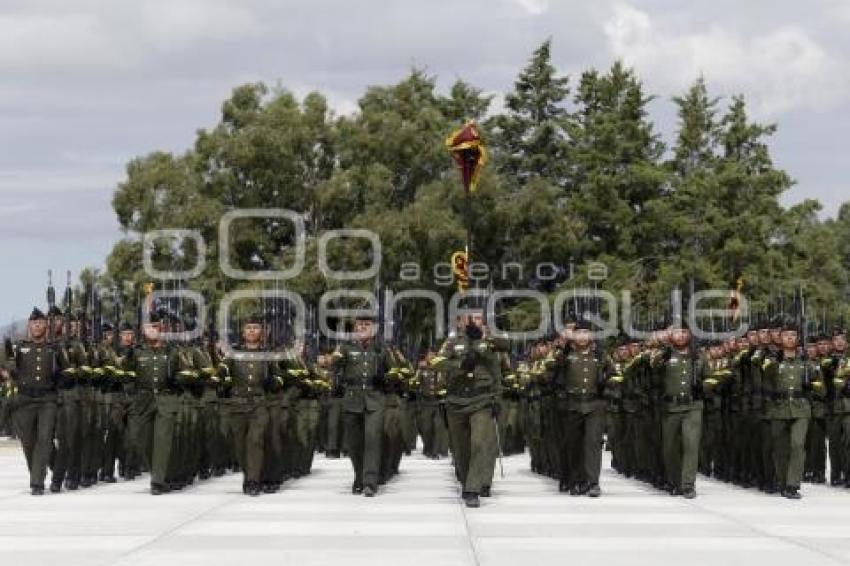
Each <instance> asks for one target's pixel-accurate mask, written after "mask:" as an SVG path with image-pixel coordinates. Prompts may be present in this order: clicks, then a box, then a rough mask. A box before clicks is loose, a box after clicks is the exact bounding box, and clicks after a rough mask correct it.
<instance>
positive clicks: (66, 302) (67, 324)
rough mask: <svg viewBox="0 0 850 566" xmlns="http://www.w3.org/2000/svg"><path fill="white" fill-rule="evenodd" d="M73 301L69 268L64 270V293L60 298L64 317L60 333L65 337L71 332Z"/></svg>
mask: <svg viewBox="0 0 850 566" xmlns="http://www.w3.org/2000/svg"><path fill="white" fill-rule="evenodd" d="M73 301H74V291H73V290H72V289H71V270H70V269H69V270H68V271H66V272H65V295H64V296H63V298H62V304H63V307H64V308H65V319H64V324H63V327H62V335H63V336H65V338H67V337H68V335H69V334H71V308H72V306H73Z"/></svg>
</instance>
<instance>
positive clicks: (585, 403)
mask: <svg viewBox="0 0 850 566" xmlns="http://www.w3.org/2000/svg"><path fill="white" fill-rule="evenodd" d="M600 356H601V353H597V352H595V351H594V350H593V348H592V342H591V331H590V326H589V324H587V323H586V322H584V321H582V322H580V323H578V324H577V325H576V328H575V329H574V330H573V334H572V340H571V343H570V344H569V345H568V346H566V347H564V348H558V349H556V350H554V351H553V352H552V354H551V358H550V360H551V363H552V367H553V369H554V376H553V382H554V384H555V390H556V395H557V397H558V408H557V410H558V420H559V425H560V428H559V432H560V437H561V438H562V442H563V444H562V450H561V458H562V461H561V474H560V478H559V480H560V481H559V485H558V489H559V491H561V492H567V491H568V492H569V493H570V494H571V495H585V494H586V495H588V496H589V497H599V495H601V493H602V492H601V490H600V488H599V473H600V471H601V467H602V438H603V434H604V431H605V407H606V402H605V400H604V398H603V397H602V388H603V387H604V384H605V381H606V380H607V375H606V372H607V371H608V368H607V367H606V362H605V360H603V359H601V357H600Z"/></svg>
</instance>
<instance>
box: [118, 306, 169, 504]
mask: <svg viewBox="0 0 850 566" xmlns="http://www.w3.org/2000/svg"><path fill="white" fill-rule="evenodd" d="M142 331H143V334H144V339H145V343H144V345H142V346H141V347H139V348H138V349H136V350H133V351H132V358H131V359H130V360H129V361H128V367H129V368H130V370H129V371H131V372H132V374H131V375H132V376H133V377H134V383H135V394H134V396H133V401H132V405H131V406H130V412H129V415H128V418H127V426H128V432H129V434H130V436H131V437H132V443H133V452H134V454H133V462H142V463H143V464H144V466H145V467H146V468H147V469H149V470H150V471H151V494H153V495H161V494H163V493H167V492H168V491H170V488H169V486H168V485H167V483H166V476H167V473H168V471H169V468H168V466H169V464H170V459H171V452H172V442H173V436H174V421H175V418H176V413H177V411H178V409H179V399H178V398H177V385H176V383H175V381H174V374H175V373H176V371H177V364H176V358H175V357H174V355H173V352H171V351H169V349H168V348H167V346H166V344H165V342H164V341H163V339H162V321H161V319H160V317H159V315H158V314H156V313H154V314H151V315H150V320H149V321H148V322H147V323H146V324H144V326H143V327H142ZM136 472H137V470H135V469H134V470H132V472H130V476H131V477H134V476H135V474H136Z"/></svg>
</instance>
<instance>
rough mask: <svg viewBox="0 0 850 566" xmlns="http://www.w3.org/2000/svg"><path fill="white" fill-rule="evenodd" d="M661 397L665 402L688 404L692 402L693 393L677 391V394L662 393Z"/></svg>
mask: <svg viewBox="0 0 850 566" xmlns="http://www.w3.org/2000/svg"><path fill="white" fill-rule="evenodd" d="M662 399H663V400H664V401H665V402H667V403H676V404H677V405H688V404H690V403H693V401H694V397H693V395H689V394H688V393H679V394H678V395H664V397H662Z"/></svg>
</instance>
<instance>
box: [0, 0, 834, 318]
mask: <svg viewBox="0 0 850 566" xmlns="http://www.w3.org/2000/svg"><path fill="white" fill-rule="evenodd" d="M848 26H850V0H809V1H808V2H799V1H786V0H747V1H746V2H741V1H740V0H691V1H689V2H682V1H680V0H646V1H642V0H629V1H620V0H618V1H608V0H599V1H595V2H587V1H573V0H562V1H558V0H470V1H465V0H427V1H425V0H415V1H408V0H393V1H389V0H369V1H361V2H356V1H353V0H302V1H298V2H296V1H286V0H281V1H275V0H232V1H231V0H179V1H178V0H146V1H141V0H135V1H125V0H75V1H74V2H68V1H67V0H0V258H2V261H3V265H4V266H5V269H4V271H5V277H4V278H3V280H2V284H0V285H2V287H0V289H2V293H0V324H3V323H5V322H7V321H9V320H12V319H15V318H20V317H22V316H25V315H26V314H28V313H29V311H30V310H31V308H32V306H33V305H36V304H39V305H43V304H44V301H45V299H44V289H45V286H46V279H47V270H48V268H50V269H53V271H54V274H55V275H54V278H55V280H56V283H57V286H58V287H59V288H60V292H61V288H62V287H64V283H65V281H64V280H65V272H66V270H71V271H72V272H73V273H74V276H75V277H76V274H77V273H78V272H79V271H80V269H81V268H82V267H83V266H93V267H101V268H102V266H103V260H104V258H105V257H106V255H107V254H108V253H109V250H110V249H111V248H112V245H113V244H114V242H115V241H117V240H118V239H120V238H121V237H122V234H121V232H120V230H119V227H118V224H117V221H116V219H115V216H114V214H113V212H112V209H111V204H110V203H111V197H112V192H113V191H114V189H115V187H116V185H117V184H118V183H119V182H121V181H122V179H123V178H124V166H125V164H126V163H127V162H128V161H129V160H130V159H132V158H133V157H136V156H140V155H144V154H146V153H148V152H151V151H156V150H165V151H174V152H181V151H184V150H186V149H187V148H189V147H190V146H191V144H192V142H193V140H194V136H195V133H196V131H197V130H198V129H199V128H204V127H211V126H213V125H214V124H215V123H216V121H217V119H218V116H219V110H220V106H221V102H222V101H223V100H224V99H225V98H226V97H227V96H228V95H229V93H230V91H231V90H232V88H233V87H234V86H236V85H238V84H242V83H245V82H252V81H263V82H266V83H267V84H270V85H280V86H282V87H284V88H287V89H289V90H291V91H293V92H294V93H296V94H297V95H299V96H303V95H304V94H306V93H307V92H310V91H312V90H318V91H320V92H322V93H324V94H325V95H326V96H327V97H328V99H329V101H330V103H331V104H332V106H333V108H334V109H335V111H336V112H337V113H340V114H342V113H350V112H352V111H354V110H355V109H356V107H357V99H358V97H359V96H360V95H361V94H362V93H363V91H364V89H365V88H366V87H367V86H369V85H373V84H389V83H392V82H395V81H398V80H400V79H401V78H403V77H404V75H406V74H407V73H408V72H409V71H410V69H411V68H413V67H417V68H424V69H426V70H427V71H428V72H429V73H431V74H433V75H436V76H437V77H438V81H439V82H438V84H439V85H440V88H443V89H447V88H448V86H449V85H450V84H451V83H452V82H453V81H454V80H455V79H457V78H463V79H464V80H466V81H468V82H471V83H472V84H474V85H476V86H478V87H479V88H482V89H484V90H485V91H486V92H488V93H503V92H505V91H508V90H510V88H511V86H512V84H513V81H514V79H515V77H516V74H517V72H518V71H519V69H521V68H522V67H523V65H524V64H525V63H526V62H527V60H528V58H529V56H530V54H531V52H532V51H533V50H534V48H535V47H537V46H538V45H539V44H540V43H541V42H542V41H544V40H545V39H546V38H548V37H551V38H552V42H553V43H552V58H553V62H554V64H555V65H556V66H557V68H558V69H559V71H561V72H562V73H564V74H568V75H571V76H573V77H576V76H577V74H578V73H580V72H581V71H582V70H584V69H587V68H589V67H597V68H606V67H608V66H610V64H611V63H612V62H613V61H614V60H616V59H622V60H624V61H625V62H626V63H627V64H629V65H631V66H633V67H634V68H635V69H636V70H637V72H638V73H639V75H640V77H641V78H642V79H643V80H644V82H645V85H646V87H647V90H648V91H649V92H651V93H653V94H655V95H656V96H657V98H656V100H655V101H654V102H653V103H652V105H651V114H652V118H653V119H654V120H655V122H656V124H657V125H658V127H659V129H660V130H661V132H663V133H664V134H665V137H666V139H667V140H671V139H672V138H671V133H672V132H673V131H674V128H675V123H676V120H675V113H674V109H673V107H672V104H671V102H670V98H671V97H672V96H675V95H677V94H681V93H682V91H683V90H684V89H685V88H687V86H688V85H689V84H691V83H692V82H693V81H694V79H696V78H697V77H698V76H700V75H702V76H704V77H705V79H706V81H707V84H708V87H709V89H710V91H711V93H712V94H713V95H715V96H718V97H720V98H721V103H722V104H725V103H727V102H728V101H729V98H730V97H731V96H733V95H735V94H739V93H741V94H744V95H745V96H746V97H747V99H748V101H749V102H750V105H751V113H752V115H753V116H754V118H755V119H758V120H760V121H764V122H775V123H777V124H778V131H777V133H776V135H775V137H774V139H773V142H772V149H773V155H774V158H775V161H776V163H777V165H778V166H780V167H782V168H784V169H785V170H787V171H788V172H789V174H790V175H791V176H792V177H793V178H794V179H795V180H796V181H797V185H796V186H795V187H794V188H793V189H792V190H791V191H789V192H788V193H787V195H786V196H785V197H784V202H785V203H786V204H793V203H796V202H799V201H801V200H803V199H806V198H816V199H818V200H820V201H821V202H822V203H823V205H824V210H823V214H824V216H832V215H834V214H835V213H836V212H837V210H838V207H839V205H840V204H841V203H842V202H843V201H845V200H850V192H848V191H847V188H846V186H845V183H844V179H843V175H844V173H845V171H844V169H843V166H844V164H845V162H846V160H845V159H844V151H845V147H844V145H843V144H842V142H841V141H840V140H841V139H843V135H842V134H844V133H845V132H847V131H848V127H850V57H848V55H850V35H848V34H847V33H846V30H847V29H848ZM496 103H497V104H498V99H497V102H496Z"/></svg>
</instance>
